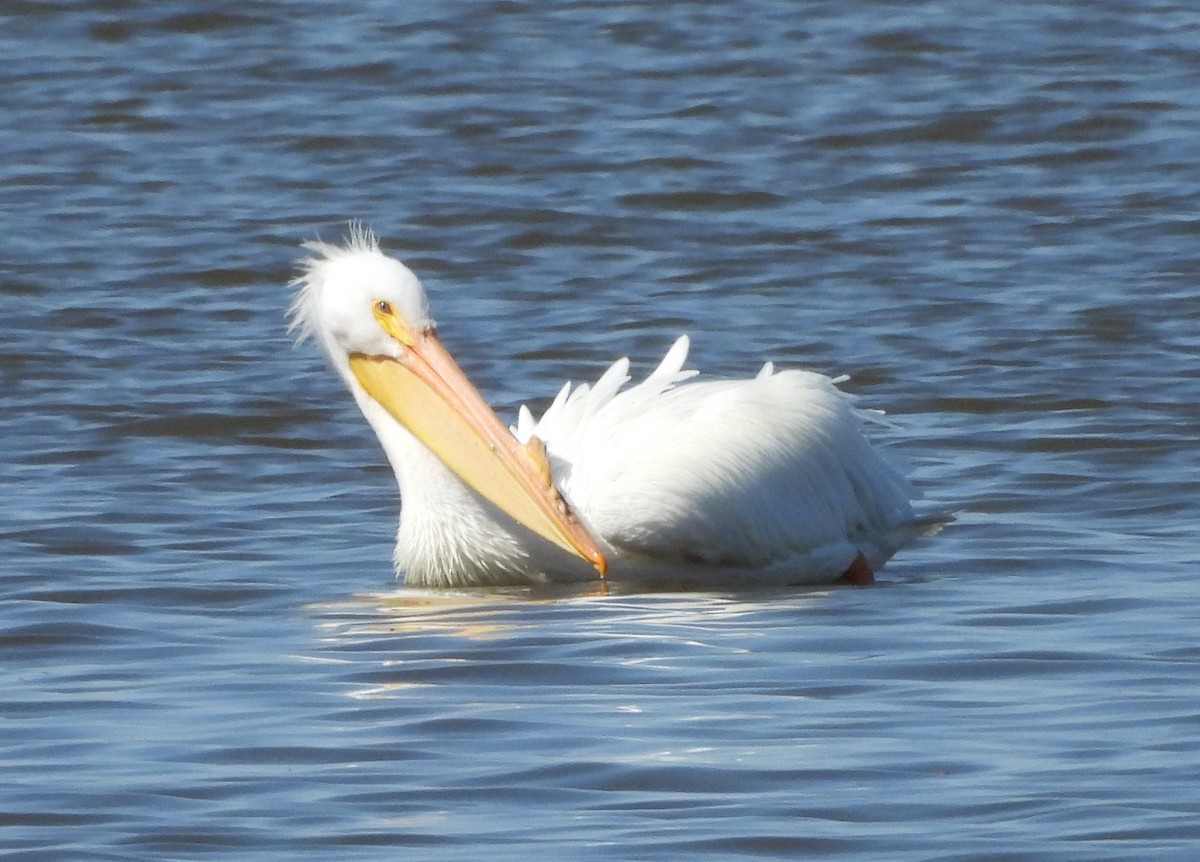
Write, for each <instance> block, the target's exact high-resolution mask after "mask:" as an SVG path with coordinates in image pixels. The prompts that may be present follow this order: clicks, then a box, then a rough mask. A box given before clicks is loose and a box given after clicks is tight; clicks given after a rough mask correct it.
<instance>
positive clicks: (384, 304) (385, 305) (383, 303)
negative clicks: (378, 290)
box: [375, 299, 392, 317]
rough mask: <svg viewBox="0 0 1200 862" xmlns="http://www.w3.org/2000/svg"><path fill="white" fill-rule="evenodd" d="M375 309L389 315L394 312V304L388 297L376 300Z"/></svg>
mask: <svg viewBox="0 0 1200 862" xmlns="http://www.w3.org/2000/svg"><path fill="white" fill-rule="evenodd" d="M375 310H376V311H377V312H379V313H380V314H386V315H388V316H389V317H390V316H391V314H392V304H391V303H390V302H388V301H387V300H386V299H380V300H377V301H376V302H375Z"/></svg>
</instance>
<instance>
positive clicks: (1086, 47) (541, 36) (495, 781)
mask: <svg viewBox="0 0 1200 862" xmlns="http://www.w3.org/2000/svg"><path fill="white" fill-rule="evenodd" d="M1198 34H1200V13H1197V12H1195V11H1194V10H1193V9H1192V8H1191V6H1190V5H1188V4H1183V3H1171V2H1163V3H1156V4H1147V3H1136V2H1122V0H1103V2H1100V3H1065V2H1059V3H1028V2H1018V3H1008V4H988V3H970V2H959V3H955V2H951V0H930V2H925V3H916V4H889V3H870V4H835V3H812V4H793V3H784V2H777V3H772V2H752V3H745V4H710V3H703V2H678V3H663V4H638V3H630V2H613V3H592V2H574V3H564V4H554V5H552V6H549V5H547V4H527V3H521V2H497V3H474V4H434V3H429V4H422V3H408V4H392V3H355V4H351V3H337V2H334V3H327V4H323V5H322V6H320V8H318V7H317V6H313V5H312V4H301V3H295V2H286V0H257V2H250V3H246V2H239V3H237V4H234V3H209V4H188V3H186V2H183V0H166V2H161V3H156V4H147V5H145V6H129V7H127V6H126V5H124V4H113V3H102V2H80V3H71V4H57V5H56V4H43V3H33V2H25V3H10V4H7V5H6V6H5V8H4V11H3V12H0V47H2V48H3V56H4V57H5V63H4V64H3V66H2V67H0V76H2V80H0V93H2V95H0V104H2V105H3V111H2V112H0V205H2V206H0V219H3V222H2V224H0V227H2V228H3V230H2V236H3V237H4V239H3V242H2V245H0V248H2V249H3V251H2V254H3V260H4V266H3V274H2V275H0V303H2V309H3V314H2V315H0V333H2V335H0V384H2V389H0V399H2V401H0V405H2V410H0V439H2V440H3V441H4V444H5V446H4V454H5V457H4V462H3V468H2V474H0V475H2V476H3V487H4V491H5V493H4V494H3V499H0V567H2V569H3V571H2V575H0V578H2V580H0V583H2V585H3V586H2V589H3V593H2V597H0V658H2V664H0V667H2V671H0V672H2V674H3V681H2V685H3V696H2V698H0V761H2V762H3V767H4V768H3V771H2V772H0V824H3V829H2V830H0V852H3V853H4V854H6V858H13V859H22V860H24V859H29V860H40V859H46V860H60V859H87V860H91V859H97V860H176V859H179V860H187V859H201V858H216V857H220V858H222V859H239V860H273V859H289V860H291V859H296V858H314V859H339V860H340V859H355V860H358V859H362V860H369V859H372V860H373V859H381V860H382V859H387V860H392V859H397V858H413V859H432V860H437V859H447V860H449V859H454V860H461V859H471V858H481V857H484V856H486V857H487V858H490V859H495V860H504V859H514V860H515V859H521V860H528V859H531V858H544V859H562V858H572V859H585V860H626V859H661V858H702V859H759V858H808V857H819V858H840V859H860V860H875V859H880V858H887V859H975V858H980V859H982V858H988V859H1041V858H1054V859H1081V860H1082V859H1086V860H1093V859H1130V858H1149V857H1155V858H1181V859H1182V858H1190V856H1191V853H1192V852H1194V851H1193V849H1192V848H1193V847H1194V845H1195V843H1196V841H1197V839H1200V826H1198V825H1197V824H1198V823H1200V789H1198V788H1200V694H1198V692H1200V602H1198V599H1200V587H1198V586H1197V580H1196V577H1195V576H1196V573H1197V557H1198V555H1197V551H1196V548H1197V538H1198V536H1197V532H1198V531H1197V527H1196V524H1197V522H1198V519H1197V515H1198V512H1197V507H1198V504H1197V502H1196V501H1197V499H1198V498H1200V482H1198V479H1197V476H1198V475H1200V474H1198V472H1197V469H1196V460H1197V458H1196V442H1195V441H1196V438H1197V430H1198V427H1197V426H1198V424H1200V423H1198V422H1197V416H1198V414H1197V408H1196V404H1197V403H1198V402H1200V381H1198V375H1197V367H1198V364H1200V363H1198V362H1197V359H1198V357H1200V331H1198V330H1200V327H1198V324H1197V320H1198V319H1200V290H1198V289H1197V286H1196V279H1197V273H1198V272H1200V259H1198V258H1200V253H1198V252H1197V247H1198V246H1197V238H1198V237H1200V221H1198V219H1197V212H1198V211H1200V168H1197V159H1196V154H1197V150H1196V140H1197V136H1198V133H1200V123H1198V121H1197V117H1198V116H1200V39H1198V38H1197V37H1198ZM350 218H361V219H363V220H365V221H367V222H369V223H371V224H372V225H373V226H374V227H375V228H376V229H377V230H378V231H379V232H380V233H381V234H382V235H383V236H384V237H385V239H386V240H387V244H388V247H389V248H390V249H391V250H392V251H394V252H396V253H397V254H399V255H400V256H402V257H404V258H405V259H406V260H407V261H408V262H409V263H411V264H412V265H413V267H414V268H415V269H416V270H417V271H418V272H419V273H421V274H422V276H423V277H424V279H425V281H426V284H427V286H428V287H429V289H430V291H431V293H432V294H433V301H434V303H435V306H434V308H435V313H436V314H437V315H438V317H439V322H440V324H441V330H442V335H443V339H444V341H445V342H446V343H447V344H448V345H449V346H450V348H451V350H452V351H453V352H454V353H455V354H456V355H457V356H458V358H459V360H460V362H461V364H462V365H463V366H464V367H465V368H466V369H467V370H468V371H469V373H471V374H472V376H473V377H474V378H475V379H476V381H477V383H478V384H479V385H480V387H481V389H482V390H483V391H484V392H485V393H486V394H487V395H488V396H489V397H490V398H491V399H492V401H493V403H495V404H496V405H497V406H498V407H499V408H500V409H501V412H502V414H503V415H505V416H508V417H511V416H512V415H513V413H514V410H515V407H516V405H517V404H518V403H520V402H521V401H522V400H524V399H532V400H533V401H534V403H535V406H537V405H542V404H544V403H545V401H546V399H547V398H548V397H549V396H550V395H552V394H553V392H554V391H555V390H556V389H557V388H558V386H559V385H560V383H561V381H562V380H564V379H566V378H571V379H576V380H578V379H584V378H588V377H595V376H596V375H597V374H598V373H599V372H600V371H601V370H602V369H603V368H604V367H605V366H606V364H607V363H608V362H609V361H611V360H612V359H613V358H615V357H617V356H620V355H625V354H628V355H630V356H631V357H633V358H634V360H635V363H636V364H637V365H638V367H639V368H640V369H642V370H648V369H649V368H650V367H652V364H653V363H654V362H656V361H657V359H658V358H659V357H660V356H661V355H662V352H663V351H665V349H666V348H667V347H668V346H669V344H670V342H671V340H672V339H673V338H674V336H675V335H676V334H678V333H679V332H681V331H688V332H690V333H691V334H692V336H693V343H694V348H693V359H694V362H695V364H696V365H697V366H699V367H701V368H702V369H704V370H705V371H706V372H709V373H715V374H723V375H733V374H747V373H751V372H752V371H753V370H755V369H756V368H757V365H758V364H759V363H760V362H761V361H762V360H764V359H768V358H769V359H773V360H775V361H776V362H777V363H781V364H798V365H804V366H807V367H811V368H815V369H817V370H821V371H826V372H830V373H842V372H845V373H849V374H850V375H851V376H852V380H851V382H850V383H849V384H848V386H849V388H850V389H852V390H853V391H855V392H857V393H859V394H861V395H862V396H863V397H864V399H865V402H866V404H868V405H869V406H874V407H879V408H883V409H886V410H887V411H888V412H889V413H890V414H891V415H892V418H893V419H894V420H895V422H896V424H897V428H896V429H895V430H890V431H889V430H886V429H882V430H881V431H879V432H878V433H877V434H876V437H877V439H878V440H879V442H880V443H881V444H882V445H885V446H886V447H887V448H888V449H889V450H890V451H891V452H892V453H893V454H894V455H896V456H897V457H900V458H902V459H904V460H906V461H907V462H908V463H909V464H910V465H911V473H912V475H913V477H914V478H915V479H916V480H917V481H918V483H919V484H920V485H921V486H922V487H923V488H924V489H925V492H926V495H927V499H928V500H929V502H930V504H931V505H945V506H949V507H952V508H955V509H956V510H958V511H959V519H958V521H957V523H956V524H955V525H954V526H953V527H952V528H950V529H948V530H947V531H945V532H944V533H943V534H942V535H940V536H938V537H936V538H934V539H930V540H927V541H925V542H923V543H921V544H919V545H916V546H914V547H912V548H910V549H908V550H906V551H904V552H902V553H901V554H900V556H898V557H897V558H896V559H895V560H894V561H893V563H892V564H891V565H889V567H888V568H887V569H886V570H884V572H883V573H882V574H881V583H880V585H879V586H878V587H876V588H872V589H833V590H817V591H801V590H793V591H784V592H779V593H771V594H765V595H764V594H753V595H728V594H704V593H701V594H651V595H646V594H618V595H614V596H610V597H607V598H599V597H588V596H578V595H574V596H573V595H557V596H548V595H531V594H527V593H521V592H519V591H515V592H500V593H492V594H488V593H478V594H463V595H437V594H429V593H418V592H415V591H406V590H404V589H403V588H402V587H401V586H399V585H398V584H396V583H395V582H394V581H393V579H392V575H391V572H390V568H389V555H390V547H391V538H392V534H393V531H394V527H395V517H396V511H397V501H396V499H395V491H394V483H393V480H392V478H391V475H390V473H389V471H388V470H387V469H386V467H385V466H384V462H383V458H382V456H381V453H380V451H379V449H378V446H377V444H376V443H375V441H374V439H373V438H372V437H371V435H370V432H369V430H368V429H367V428H366V425H365V423H364V422H362V421H361V419H360V418H359V417H358V415H357V414H356V411H355V409H354V407H353V405H352V404H351V403H350V402H349V399H348V397H347V396H346V395H345V394H344V393H343V392H342V391H341V389H340V386H339V384H338V382H337V381H336V380H335V379H334V378H333V376H332V375H331V374H330V372H329V371H328V370H327V369H326V368H325V367H324V365H323V363H322V361H321V359H320V358H319V357H318V356H317V355H316V352H315V350H314V349H313V348H312V347H311V346H307V347H304V348H301V349H293V348H292V346H291V343H290V340H289V338H288V336H287V335H286V334H285V332H284V331H283V310H284V308H285V306H286V304H287V302H288V298H289V294H288V290H287V289H286V287H285V284H286V282H287V280H288V279H289V278H290V277H291V275H292V273H293V270H292V265H293V261H294V260H295V258H296V256H297V254H298V249H297V245H298V243H299V242H300V241H301V240H303V239H307V238H311V237H313V236H315V235H317V234H318V233H320V234H321V235H322V236H325V237H327V238H334V237H336V236H337V235H338V234H339V233H340V232H341V231H342V230H343V225H344V223H345V222H346V220H348V219H350Z"/></svg>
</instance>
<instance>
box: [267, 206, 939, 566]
mask: <svg viewBox="0 0 1200 862" xmlns="http://www.w3.org/2000/svg"><path fill="white" fill-rule="evenodd" d="M304 247H305V249H306V250H307V251H308V252H309V253H310V255H311V256H309V257H308V258H307V259H305V260H303V261H302V262H301V264H300V265H301V268H302V274H301V275H300V277H299V278H297V279H296V280H295V282H293V285H294V286H296V287H298V291H297V294H296V297H295V301H294V302H293V304H292V307H291V329H292V330H298V331H299V333H300V338H301V340H303V339H304V337H305V336H313V337H315V339H316V340H317V341H318V343H319V344H320V345H321V347H322V348H324V350H325V353H326V354H328V356H329V359H330V360H331V361H332V363H333V366H334V368H335V369H336V370H337V372H338V373H339V374H340V375H341V377H342V379H343V380H344V381H345V383H346V385H347V386H348V387H349V388H350V391H351V393H353V395H354V399H355V401H357V402H358V406H359V408H360V409H361V410H362V412H363V414H364V415H365V416H366V418H367V421H368V422H370V423H371V427H372V428H374V430H375V433H376V434H377V435H379V441H380V443H382V445H383V449H384V451H385V452H386V453H387V457H388V460H389V461H390V462H391V465H392V469H393V470H394V471H395V473H396V479H397V482H398V483H399V486H400V495H401V503H402V507H401V515H400V527H399V531H398V534H397V539H396V550H395V555H394V561H395V565H396V569H397V571H398V572H401V573H403V575H404V578H405V580H406V582H407V583H408V584H410V585H416V586H424V587H471V586H500V585H530V584H546V583H554V582H570V581H586V580H589V579H596V578H597V577H604V576H605V574H606V572H607V576H608V577H609V578H610V579H612V580H613V581H617V580H620V581H628V582H634V583H637V584H639V585H646V586H669V585H680V586H682V585H693V586H719V587H735V588H736V587H749V586H771V585H786V584H812V583H824V582H831V581H834V580H837V579H838V578H846V579H848V580H850V581H851V582H853V583H869V582H870V581H871V580H872V579H873V570H874V569H875V568H878V567H879V566H881V565H882V564H883V563H884V561H886V560H887V559H888V558H889V557H890V556H891V555H892V554H893V553H894V552H895V551H896V550H897V548H899V547H900V545H902V544H903V543H904V542H905V541H907V540H908V539H909V538H911V537H912V536H913V535H915V534H916V533H917V532H919V524H918V521H917V519H915V518H914V515H913V510H912V507H911V505H910V502H909V501H910V499H911V498H912V497H914V496H915V492H914V491H913V489H912V487H911V486H910V485H909V483H908V482H907V481H906V480H905V479H904V478H903V477H902V476H901V475H900V474H899V473H898V472H897V471H896V470H895V469H893V468H892V467H891V466H890V465H888V464H887V463H886V462H885V461H884V459H883V458H882V457H881V456H880V454H879V453H878V452H876V451H875V450H874V449H873V448H872V447H871V445H870V444H869V443H868V442H867V440H866V438H865V437H864V436H863V433H862V428H861V425H862V418H861V416H860V414H859V413H858V411H856V410H855V409H854V408H853V407H852V406H851V403H850V399H849V397H848V396H846V395H844V394H843V393H841V392H840V391H839V390H838V389H837V388H836V386H835V385H834V381H832V380H830V379H829V378H828V377H825V376H823V375H820V374H815V373H811V372H806V371H798V370H786V371H776V370H774V368H773V367H772V365H771V364H770V363H767V365H766V366H764V367H763V369H762V371H761V372H760V373H759V374H758V375H757V376H756V377H754V378H752V379H748V380H708V381H703V382H687V383H685V382H684V381H688V380H690V378H691V377H693V376H694V375H695V374H696V372H694V371H685V370H683V363H684V360H685V359H686V357H687V351H688V341H687V337H686V336H684V337H681V338H680V339H679V340H678V341H676V342H675V345H674V346H673V347H672V348H671V349H670V351H668V352H667V355H666V357H665V358H664V359H663V360H662V362H661V363H660V364H659V366H658V368H657V369H656V370H655V371H654V372H653V373H652V374H650V376H649V377H647V378H646V379H645V380H643V381H642V382H641V383H638V384H636V385H635V386H632V387H629V388H622V387H623V386H624V385H625V383H626V382H628V381H629V375H628V369H629V361H628V360H627V359H621V360H619V361H617V362H616V363H614V364H613V366H612V367H611V368H609V369H608V371H607V372H606V373H605V374H604V375H603V376H601V378H600V380H599V381H598V382H597V383H596V384H595V385H594V386H590V387H589V386H587V385H579V386H576V387H575V388H574V389H572V388H571V386H570V384H567V385H566V386H564V387H563V389H562V391H560V392H559V393H558V397H557V398H556V399H555V400H554V403H553V404H551V405H550V407H549V408H548V409H547V410H546V412H545V414H544V415H543V416H542V418H541V419H538V420H534V418H533V416H532V415H531V414H530V412H529V410H528V409H527V408H525V407H522V408H521V410H520V413H519V418H518V421H517V424H516V426H515V428H512V429H510V428H507V427H505V425H504V424H503V423H502V422H501V421H500V419H499V418H498V417H497V416H496V414H495V413H494V412H493V411H492V409H491V408H490V407H488V405H487V403H486V402H485V401H484V400H483V398H482V397H481V396H480V395H479V393H478V392H477V391H476V390H475V388H474V387H473V386H472V385H471V384H470V382H469V381H468V380H467V378H466V376H465V375H464V374H463V373H462V371H460V370H459V368H458V366H457V365H456V364H455V363H454V361H453V360H452V359H451V358H450V354H449V353H447V352H446V350H445V349H444V348H443V347H442V345H441V342H440V341H439V340H438V337H437V332H436V329H435V328H434V322H433V318H432V317H430V314H429V305H428V301H427V298H426V295H425V290H424V289H423V288H422V286H421V283H420V281H418V280H417V277H416V276H415V275H414V274H413V273H412V272H411V271H410V270H409V269H408V268H407V267H405V266H404V265H403V264H401V263H400V262H399V261H397V260H394V259H393V258H390V257H387V256H385V255H384V254H383V253H382V252H381V251H380V249H379V244H378V242H377V241H376V239H375V236H374V235H373V234H372V233H371V232H370V231H369V230H367V229H364V228H359V227H354V228H352V230H351V233H350V236H349V238H348V239H347V241H346V242H345V244H344V245H341V246H337V245H329V244H326V243H322V242H311V243H306V244H305V246H304Z"/></svg>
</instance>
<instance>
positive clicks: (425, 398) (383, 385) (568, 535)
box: [350, 329, 608, 577]
mask: <svg viewBox="0 0 1200 862" xmlns="http://www.w3.org/2000/svg"><path fill="white" fill-rule="evenodd" d="M404 344H405V349H404V351H403V353H402V355H401V356H400V357H399V358H396V359H393V358H392V357H390V356H365V355H363V354H353V355H352V356H351V357H350V368H351V371H353V373H354V376H355V377H356V378H357V379H358V382H359V383H360V384H362V387H363V388H364V389H365V390H366V391H367V394H368V395H370V396H371V397H372V398H373V399H375V400H376V401H377V402H379V404H380V405H381V406H382V407H383V408H384V409H385V410H387V411H388V413H390V414H391V415H392V417H393V418H395V419H396V421H397V422H399V423H401V424H402V425H403V426H404V427H405V428H407V429H408V430H409V431H410V432H411V433H412V434H413V436H415V437H416V438H417V439H418V440H420V441H421V442H422V443H423V444H425V446H426V447H428V448H429V450H430V451H431V452H433V453H434V454H435V455H437V457H438V458H439V459H441V461H442V463H443V464H445V465H446V466H447V467H449V468H450V470H452V471H453V472H454V474H455V475H456V476H458V478H460V479H461V480H462V481H463V482H465V483H466V484H467V485H468V486H470V487H471V488H473V489H475V491H477V492H478V493H479V494H480V495H481V496H482V497H484V499H486V500H488V501H489V502H491V503H492V504H493V505H494V506H496V508H498V509H500V510H501V511H502V512H504V513H506V514H507V515H509V516H510V517H511V518H512V519H513V520H515V521H517V522H518V523H519V524H522V525H523V526H525V527H527V528H528V529H530V530H532V531H533V532H535V533H537V534H538V535H539V536H541V537H542V538H543V539H546V540H547V541H549V542H553V543H554V544H555V545H558V547H560V548H562V549H563V550H565V551H568V552H570V553H572V554H574V555H576V556H578V557H582V558H583V559H585V560H587V561H588V562H589V563H591V564H592V565H593V566H594V567H595V568H596V571H598V572H599V573H600V575H601V577H603V576H604V574H605V572H606V570H607V567H608V564H607V561H606V560H605V558H604V554H603V553H602V552H601V550H600V548H599V547H598V546H597V545H596V541H595V540H594V539H593V538H592V536H591V533H589V532H588V529H587V527H585V526H584V525H583V523H582V522H581V521H580V520H579V518H578V517H576V515H575V513H574V512H572V511H571V507H570V506H569V505H567V502H566V500H564V499H563V497H562V494H560V493H559V491H558V489H557V488H556V487H555V486H554V481H553V479H552V477H551V474H550V462H549V460H548V459H547V457H546V449H545V446H543V445H542V443H541V441H540V440H538V439H537V438H536V437H535V438H532V439H531V440H530V441H529V443H528V444H527V445H524V446H523V445H521V444H520V443H518V442H517V440H516V438H515V437H513V435H512V433H511V432H510V431H509V430H508V428H506V427H505V426H504V423H502V422H501V421H500V418H499V417H498V416H496V414H495V412H494V411H493V410H492V408H491V407H489V406H488V404H487V402H486V401H484V400H483V396H481V395H480V394H479V392H478V391H477V390H476V389H475V387H474V386H472V385H471V382H470V381H469V380H468V379H467V377H466V375H465V374H463V372H462V371H461V370H460V369H459V367H458V365H457V364H456V363H455V362H454V360H453V359H452V358H451V357H450V354H449V353H448V352H447V351H446V349H445V348H444V347H442V344H441V342H440V341H439V340H438V337H437V334H436V333H435V332H434V331H433V330H432V329H430V330H425V331H423V332H420V333H417V334H415V335H411V336H408V337H407V338H405V340H404Z"/></svg>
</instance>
